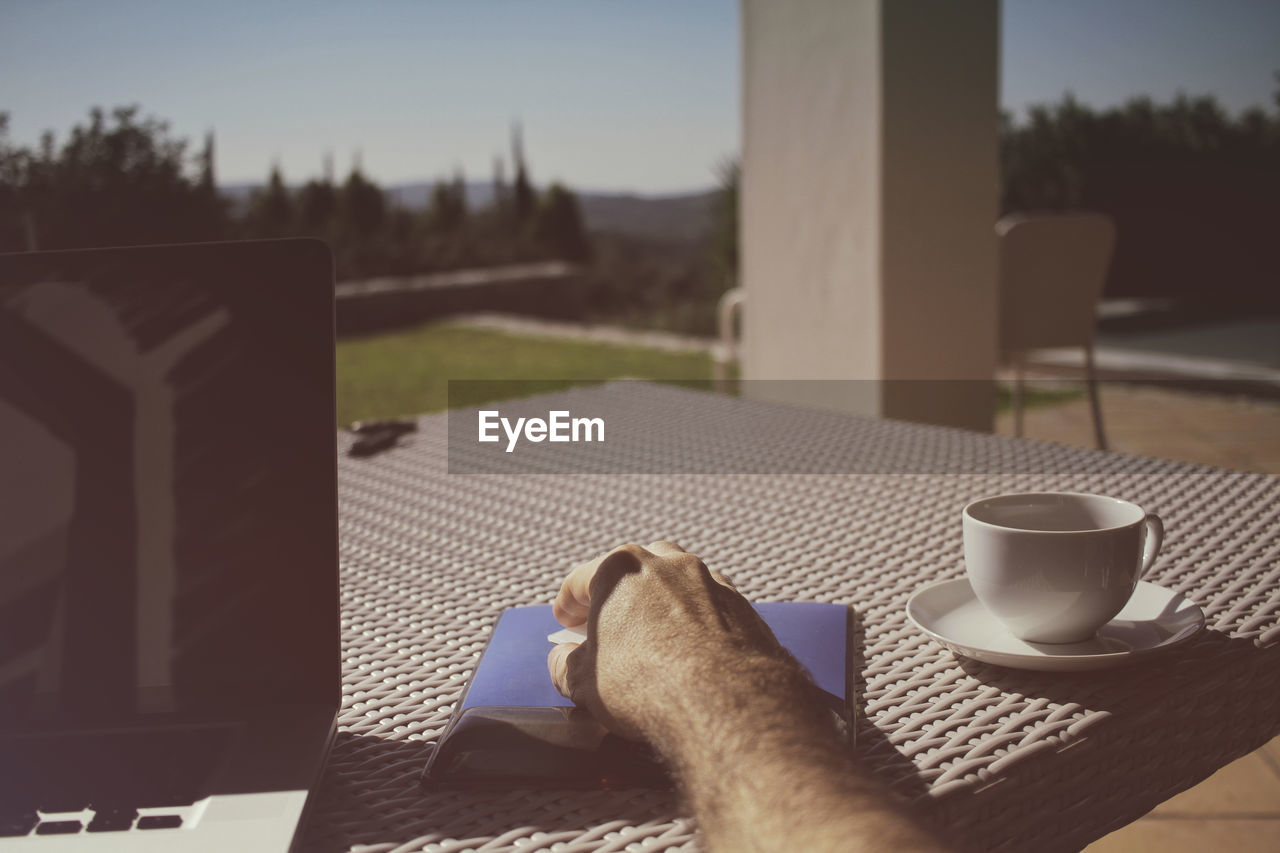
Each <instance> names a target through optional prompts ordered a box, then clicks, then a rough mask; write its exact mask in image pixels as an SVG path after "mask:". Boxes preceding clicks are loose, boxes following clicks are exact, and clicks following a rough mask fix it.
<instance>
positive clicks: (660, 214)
mask: <svg viewBox="0 0 1280 853" xmlns="http://www.w3.org/2000/svg"><path fill="white" fill-rule="evenodd" d="M261 186H262V184H260V183H240V184H224V185H223V186H222V193H223V195H225V196H226V197H227V198H229V199H231V201H232V204H233V205H235V206H237V207H241V206H243V205H244V204H246V203H247V202H248V200H249V196H250V195H251V194H252V193H253V191H254V190H256V189H258V188H259V187H261ZM434 188H435V182H434V181H414V182H411V183H404V184H394V185H392V186H390V187H386V188H385V189H386V193H387V195H388V196H389V197H390V198H391V199H392V200H393V201H394V202H395V203H396V204H398V205H400V206H401V207H405V208H407V209H409V210H421V209H423V208H425V207H426V206H427V205H428V204H429V203H430V201H431V192H432V190H433V189H434ZM716 192H717V191H716V190H703V191H701V192H691V193H681V194H678V195H639V194H635V193H608V192H591V191H586V192H579V193H578V200H579V201H580V202H581V203H582V218H583V220H584V221H585V223H586V226H587V230H588V231H593V232H602V231H612V232H616V233H620V234H628V235H632V236H636V237H645V238H648V239H651V240H671V241H678V242H688V241H692V240H697V239H699V238H701V237H702V236H704V235H705V234H706V233H707V231H708V230H709V229H710V227H711V206H712V202H713V201H714V199H715V195H716ZM492 203H493V184H491V183H489V182H487V181H477V182H472V183H468V184H467V204H468V205H469V206H470V207H471V208H472V209H473V210H479V209H481V208H484V207H488V206H489V205H490V204H492Z"/></svg>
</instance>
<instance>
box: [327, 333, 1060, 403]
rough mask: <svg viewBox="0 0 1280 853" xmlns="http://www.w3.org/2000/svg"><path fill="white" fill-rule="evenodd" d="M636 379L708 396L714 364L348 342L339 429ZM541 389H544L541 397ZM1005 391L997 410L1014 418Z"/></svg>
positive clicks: (1053, 396)
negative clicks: (458, 383)
mask: <svg viewBox="0 0 1280 853" xmlns="http://www.w3.org/2000/svg"><path fill="white" fill-rule="evenodd" d="M620 377H630V378H635V379H657V380H663V381H668V382H676V383H679V384H689V385H695V386H697V387H703V388H705V387H707V383H709V381H710V379H711V358H710V357H709V356H707V355H705V354H700V353H673V352H666V351H664V350H656V349H649V348H646V347H628V346H617V345H615V344H602V343H593V342H588V341H575V340H564V339H553V338H535V337H525V336H522V335H513V334H509V333H506V332H497V331H493V330H490V329H478V328H474V327H470V326H465V325H459V324H453V323H436V324H430V325H426V326H419V327H417V328H414V329H408V330H403V331H397V332H389V333H387V334H382V335H375V336H372V337H367V338H347V339H343V340H340V341H339V342H338V425H339V426H345V425H347V424H349V423H351V422H352V421H357V420H365V419H369V418H388V417H396V416H398V415H411V414H420V413H423V412H439V411H443V410H444V409H446V408H448V405H449V394H448V389H449V385H448V383H449V380H450V379H471V380H486V381H485V382H484V383H483V384H475V385H468V386H464V387H462V388H457V387H455V392H461V393H457V394H456V395H455V400H454V403H455V405H470V406H474V405H479V404H481V403H487V402H492V401H495V400H504V399H508V398H510V397H515V396H520V395H523V394H528V393H530V392H531V391H533V390H537V391H552V390H558V389H561V388H566V387H568V386H570V385H582V384H589V383H592V382H600V381H603V380H606V379H617V378H620ZM531 380H538V385H537V386H536V388H534V387H531V386H530V384H529V383H530V381H531ZM1083 394H1084V390H1083V389H1082V388H1081V386H1080V385H1079V384H1073V383H1062V385H1061V386H1059V387H1053V386H1049V387H1037V386H1035V385H1032V386H1030V387H1028V389H1027V398H1026V405H1027V408H1029V409H1030V408H1038V407H1040V406H1053V405H1057V404H1059V403H1064V402H1067V401H1069V400H1073V399H1076V398H1078V397H1080V396H1082V395H1083ZM1010 396H1011V395H1010V393H1009V389H1008V388H1007V387H1004V386H1003V385H1002V386H1001V387H1000V389H999V397H998V401H997V405H998V408H999V410H1000V411H1007V410H1008V409H1009V408H1010Z"/></svg>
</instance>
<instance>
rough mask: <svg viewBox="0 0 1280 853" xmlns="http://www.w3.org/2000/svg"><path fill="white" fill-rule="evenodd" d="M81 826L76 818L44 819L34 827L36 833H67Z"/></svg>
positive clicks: (79, 828)
mask: <svg viewBox="0 0 1280 853" xmlns="http://www.w3.org/2000/svg"><path fill="white" fill-rule="evenodd" d="M83 828H84V824H82V823H81V822H80V821H78V820H46V821H44V822H43V823H41V824H40V825H39V826H37V827H36V835H69V834H70V833H73V832H79V831H80V830H81V829H83Z"/></svg>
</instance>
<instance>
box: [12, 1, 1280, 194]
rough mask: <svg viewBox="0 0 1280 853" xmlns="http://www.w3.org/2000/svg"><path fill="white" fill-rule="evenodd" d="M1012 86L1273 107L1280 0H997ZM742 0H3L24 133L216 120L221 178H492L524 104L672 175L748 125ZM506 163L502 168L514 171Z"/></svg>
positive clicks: (663, 187)
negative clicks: (459, 173)
mask: <svg viewBox="0 0 1280 853" xmlns="http://www.w3.org/2000/svg"><path fill="white" fill-rule="evenodd" d="M1002 41H1003V69H1002V78H1003V84H1002V88H1003V91H1002V100H1003V102H1004V104H1005V105H1006V106H1008V107H1010V108H1015V109H1018V108H1021V107H1022V106H1024V105H1025V104H1027V103H1035V102H1044V101H1052V100H1056V99H1058V98H1059V97H1060V96H1061V95H1062V93H1063V92H1065V91H1066V90H1068V89H1070V90H1073V91H1074V92H1075V93H1076V94H1077V96H1078V97H1080V98H1081V99H1082V100H1084V101H1085V102H1087V103H1092V104H1096V105H1109V104H1114V103H1119V102H1121V101H1123V100H1125V99H1126V98H1128V97H1130V96H1132V95H1136V94H1142V93H1146V94H1150V95H1152V96H1154V97H1156V98H1157V99H1167V98H1169V97H1171V96H1172V95H1173V94H1174V93H1175V92H1176V91H1178V90H1185V91H1187V92H1189V93H1192V94H1197V93H1212V94H1215V95H1217V96H1218V97H1219V98H1220V100H1222V101H1223V102H1224V103H1225V104H1226V105H1227V106H1228V107H1229V108H1231V109H1233V110H1238V109H1241V108H1243V107H1245V106H1248V105H1251V104H1258V105H1263V106H1266V107H1268V108H1270V107H1271V101H1270V95H1271V92H1272V91H1274V89H1275V87H1276V84H1275V82H1274V80H1273V78H1272V72H1273V71H1274V70H1277V69H1280V2H1277V0H1069V2H1066V1H1065V0H1005V3H1004V33H1003V39H1002ZM738 63H739V36H738V4H737V2H736V0H612V2H601V0H453V2H445V0H370V2H360V3H320V2H280V0H262V1H261V2H242V0H234V2H233V0H225V2H220V3H214V2H208V3H187V2H180V3H179V2H169V0H112V2H97V1H96V0H0V110H5V111H8V112H9V113H10V115H11V119H10V121H11V130H12V135H13V137H14V139H15V140H16V141H18V142H20V143H24V144H33V143H34V142H35V141H36V140H37V139H38V137H39V134H40V133H41V131H43V130H45V129H53V130H54V131H55V132H56V133H57V134H58V135H59V138H61V137H62V136H65V134H66V132H67V131H68V129H69V128H70V127H71V126H72V125H73V124H75V123H77V122H80V121H83V120H84V118H85V116H86V115H87V114H88V109H89V108H90V107H91V106H93V105H102V106H115V105H121V104H126V103H138V104H141V105H142V107H143V109H144V111H145V112H147V113H149V114H153V115H155V116H158V117H160V118H163V119H167V120H168V121H169V122H170V123H171V126H172V129H173V131H174V132H175V133H176V134H178V135H180V136H185V137H189V138H192V139H193V140H198V139H199V138H200V137H201V136H202V135H203V134H204V132H205V131H206V130H208V129H214V130H215V131H216V134H217V146H218V147H217V153H218V158H217V167H218V176H219V180H221V181H223V182H236V181H256V180H262V179H263V178H264V176H265V175H266V172H267V170H268V168H269V166H270V164H271V162H272V161H273V160H279V161H280V163H281V164H282V166H283V168H284V173H285V178H286V180H288V181H290V182H294V181H300V180H305V179H307V178H309V177H313V176H315V175H318V174H319V173H320V170H321V163H322V162H323V157H324V154H325V152H332V153H333V155H334V159H335V161H336V167H337V171H338V173H339V176H341V175H342V174H345V172H346V170H347V169H348V168H349V166H350V164H351V162H352V157H353V155H354V154H355V152H356V151H357V150H359V151H360V152H361V156H362V161H363V165H364V170H365V172H366V173H367V174H369V175H370V176H371V177H372V178H374V179H375V180H377V181H379V182H381V183H384V184H386V183H394V182H400V181H407V180H416V179H432V178H436V177H440V176H442V175H446V174H449V173H451V172H452V171H453V170H454V169H455V168H457V167H461V168H463V169H464V171H465V173H466V174H467V176H468V177H469V178H472V179H486V180H487V179H488V178H489V177H490V176H491V175H492V171H493V159H494V157H495V156H496V155H499V154H503V155H505V154H506V153H507V152H508V150H509V133H510V126H511V123H512V121H513V120H515V119H520V120H521V121H522V122H523V126H524V139H525V148H526V153H527V157H528V160H529V162H530V165H531V168H532V171H533V178H534V180H535V181H536V182H538V183H544V182H546V181H548V180H552V179H559V180H562V181H565V182H566V183H568V184H570V185H571V186H575V187H578V188H581V189H594V190H608V189H627V190H635V191H641V192H671V191H680V190H687V189H696V188H701V187H705V186H709V185H711V184H712V183H714V180H715V178H714V172H715V167H716V164H717V163H718V162H719V161H720V160H721V159H722V158H724V157H726V156H729V155H731V154H733V153H734V152H736V151H737V150H738V147H739V142H738V137H739V107H740V99H739V95H738ZM509 174H510V172H509V171H508V175H509Z"/></svg>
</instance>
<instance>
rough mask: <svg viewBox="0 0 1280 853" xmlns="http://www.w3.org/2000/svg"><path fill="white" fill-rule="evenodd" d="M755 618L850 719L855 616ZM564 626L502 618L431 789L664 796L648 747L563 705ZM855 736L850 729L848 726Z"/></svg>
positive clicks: (516, 615) (818, 606) (796, 608)
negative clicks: (556, 656) (555, 656)
mask: <svg viewBox="0 0 1280 853" xmlns="http://www.w3.org/2000/svg"><path fill="white" fill-rule="evenodd" d="M754 606H755V608H756V612H758V613H759V614H760V616H761V617H762V618H763V619H764V621H765V622H766V623H767V624H768V625H769V627H770V628H771V629H772V630H773V633H774V635H775V636H777V638H778V641H779V642H781V643H782V645H783V646H785V647H786V648H787V649H788V650H789V651H790V652H791V653H792V654H793V655H795V657H796V659H797V660H798V661H799V662H800V663H801V664H802V665H803V666H804V667H805V668H806V669H807V670H808V671H809V674H810V675H811V676H812V677H813V680H814V683H815V684H817V686H818V688H819V689H820V690H821V691H822V693H823V695H824V698H825V699H826V700H827V702H828V705H829V707H830V708H831V710H832V711H833V712H834V713H835V714H837V715H838V716H839V717H840V718H842V719H843V720H844V721H845V723H846V724H848V723H851V722H852V719H853V684H854V681H853V678H854V673H853V672H851V671H850V666H849V662H850V655H849V653H848V651H849V648H848V647H849V640H850V638H851V637H852V635H853V630H852V629H853V618H854V617H853V613H854V612H853V609H852V608H851V607H848V606H846V605H843V604H828V603H823V602H814V601H787V602H766V603H761V604H756V605H754ZM561 627H562V626H561V625H560V624H559V623H558V622H556V620H555V618H554V617H553V616H552V614H551V607H550V605H544V606H537V607H512V608H509V609H507V610H504V611H503V612H502V614H501V615H500V616H499V617H498V623H497V625H495V626H494V629H493V635H492V636H491V637H490V638H489V643H488V645H487V646H486V647H485V650H484V653H483V654H482V655H481V657H480V662H479V663H478V664H477V665H476V670H475V672H474V673H473V674H472V676H471V681H470V682H469V683H468V684H467V687H466V690H465V692H464V693H463V697H462V702H461V703H460V704H459V705H458V707H457V708H456V710H455V711H454V715H453V719H452V720H450V723H449V726H448V728H447V729H446V730H445V733H444V736H443V737H441V739H440V741H439V743H438V745H437V746H436V749H435V751H434V752H433V753H432V756H431V759H430V760H429V761H428V762H427V767H426V769H425V770H424V772H423V774H422V781H423V784H424V785H427V786H430V787H486V788H501V787H547V788H551V787H560V788H583V787H590V788H615V787H637V786H639V787H667V786H669V785H670V784H671V783H670V779H669V777H668V776H667V774H666V772H665V770H664V769H663V767H662V765H661V763H660V762H659V761H658V760H657V758H656V757H655V756H654V755H653V754H652V753H651V752H650V751H649V750H648V748H647V747H645V746H644V745H643V744H639V743H635V742H633V741H628V740H625V739H623V738H619V737H617V736H615V735H612V734H610V733H608V732H607V731H605V730H604V728H603V727H601V726H600V725H599V724H598V723H596V722H595V720H594V719H592V718H591V716H590V715H589V714H587V713H586V712H584V711H582V710H580V709H577V708H575V707H574V706H573V703H571V702H570V701H569V700H567V699H565V698H564V697H563V696H561V695H560V694H559V693H558V692H557V691H556V689H555V687H554V685H552V683H551V678H550V676H549V675H548V674H547V652H548V651H550V649H551V644H550V643H549V642H548V641H547V635H548V634H552V633H554V632H556V631H558V630H559V629H560V628H561ZM846 729H847V731H849V732H850V734H851V733H852V730H853V729H852V726H851V725H847V726H846Z"/></svg>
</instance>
